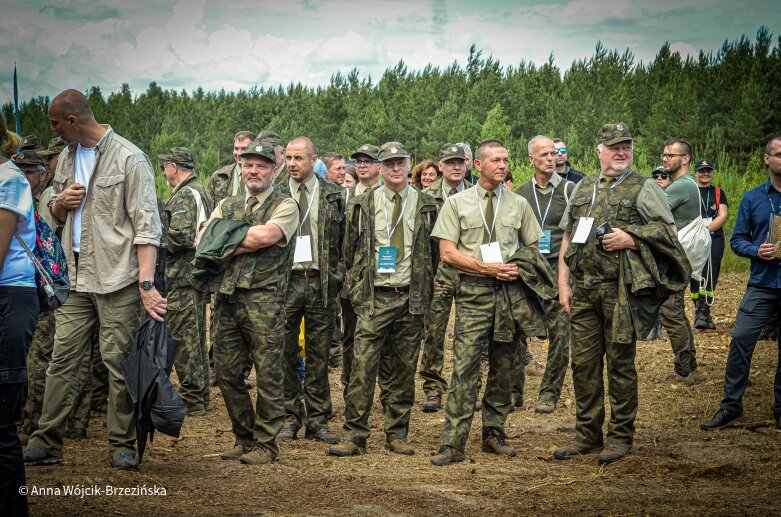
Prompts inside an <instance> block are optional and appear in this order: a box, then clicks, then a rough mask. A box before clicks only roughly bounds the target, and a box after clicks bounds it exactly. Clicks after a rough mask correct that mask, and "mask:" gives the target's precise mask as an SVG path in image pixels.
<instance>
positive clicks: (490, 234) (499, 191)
mask: <svg viewBox="0 0 781 517" xmlns="http://www.w3.org/2000/svg"><path fill="white" fill-rule="evenodd" d="M472 190H474V191H475V197H476V198H477V208H479V209H480V216H481V217H482V218H483V226H484V227H485V231H487V232H488V242H491V238H493V235H494V228H496V216H497V215H499V207H500V206H501V204H502V189H496V191H498V193H497V192H494V194H496V197H497V198H498V199H497V200H496V211H495V212H494V220H493V222H492V223H491V227H490V228H488V222H487V221H486V220H485V212H484V211H483V207H482V205H481V204H480V196H479V195H478V194H477V188H474V189H472ZM488 202H489V203H492V202H493V201H492V200H490V199H489V200H488Z"/></svg>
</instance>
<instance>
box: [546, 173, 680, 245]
mask: <svg viewBox="0 0 781 517" xmlns="http://www.w3.org/2000/svg"><path fill="white" fill-rule="evenodd" d="M622 179H623V177H621V176H619V177H618V179H617V180H615V182H617V183H616V184H618V183H620V182H621V180H622ZM598 182H599V189H603V188H609V187H607V185H608V183H607V180H606V179H605V174H604V173H602V172H600V173H599V179H598ZM581 185H582V183H581V182H578V183H576V184H575V189H574V190H573V191H572V194H571V195H570V197H569V198H570V199H572V198H574V197H575V194H577V192H578V189H579V188H580V187H581ZM611 185H612V183H611ZM637 211H638V212H639V213H640V216H641V217H642V218H643V219H645V220H646V221H651V220H661V221H664V222H665V223H667V224H673V218H672V214H671V213H670V203H668V202H667V198H666V197H665V196H664V191H663V190H662V187H660V186H659V184H658V183H656V182H655V181H646V182H645V183H643V186H642V187H640V194H639V195H638V196H637ZM569 214H570V211H569V209H568V210H567V211H566V212H564V216H563V217H562V218H561V224H559V227H560V228H561V229H562V230H564V231H570V228H571V221H570V216H569ZM594 224H597V225H599V224H601V223H599V222H596V221H595V222H594ZM572 230H573V231H574V230H575V228H574V227H572Z"/></svg>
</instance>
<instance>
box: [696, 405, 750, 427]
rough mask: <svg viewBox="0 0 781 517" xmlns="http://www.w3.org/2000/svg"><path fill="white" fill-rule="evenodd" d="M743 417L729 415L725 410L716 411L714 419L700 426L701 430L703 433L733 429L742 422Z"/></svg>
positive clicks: (739, 414)
mask: <svg viewBox="0 0 781 517" xmlns="http://www.w3.org/2000/svg"><path fill="white" fill-rule="evenodd" d="M741 415H742V413H738V414H734V413H727V412H726V411H724V410H723V409H719V410H718V411H716V414H715V415H713V418H711V419H710V420H708V421H707V422H703V423H701V424H700V429H702V430H703V431H717V430H719V429H725V428H727V427H732V426H734V425H735V423H736V422H737V421H739V420H740V417H741Z"/></svg>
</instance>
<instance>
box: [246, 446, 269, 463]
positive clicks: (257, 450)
mask: <svg viewBox="0 0 781 517" xmlns="http://www.w3.org/2000/svg"><path fill="white" fill-rule="evenodd" d="M239 461H240V462H242V463H244V464H245V465H266V464H267V463H271V462H272V461H274V454H273V453H272V452H271V451H270V450H268V449H266V448H265V447H260V446H256V447H252V448H250V450H249V452H247V453H246V454H243V455H242V456H241V457H240V458H239Z"/></svg>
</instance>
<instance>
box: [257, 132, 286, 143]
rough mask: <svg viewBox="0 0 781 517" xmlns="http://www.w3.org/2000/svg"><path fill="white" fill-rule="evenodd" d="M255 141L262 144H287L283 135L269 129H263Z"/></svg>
mask: <svg viewBox="0 0 781 517" xmlns="http://www.w3.org/2000/svg"><path fill="white" fill-rule="evenodd" d="M255 141H256V142H260V143H262V144H271V145H285V142H284V141H283V140H282V137H281V136H279V135H278V134H277V133H275V132H273V131H270V130H268V129H264V130H263V131H261V132H260V134H259V135H258V138H257V139H256V140H255Z"/></svg>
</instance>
